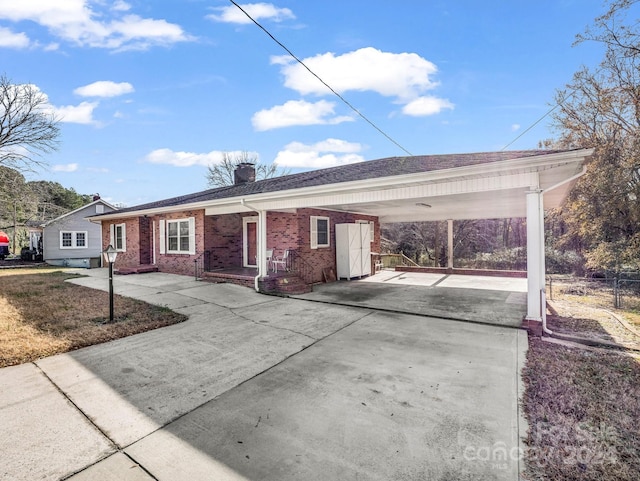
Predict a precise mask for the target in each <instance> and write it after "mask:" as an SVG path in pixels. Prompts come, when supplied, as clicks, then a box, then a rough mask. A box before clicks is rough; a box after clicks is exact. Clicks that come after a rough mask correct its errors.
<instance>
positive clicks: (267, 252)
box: [265, 249, 274, 272]
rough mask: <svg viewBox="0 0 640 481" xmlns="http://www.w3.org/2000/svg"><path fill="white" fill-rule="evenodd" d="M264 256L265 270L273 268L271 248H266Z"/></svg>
mask: <svg viewBox="0 0 640 481" xmlns="http://www.w3.org/2000/svg"><path fill="white" fill-rule="evenodd" d="M265 256H266V258H267V272H268V271H269V270H274V268H273V249H267V251H266V253H265Z"/></svg>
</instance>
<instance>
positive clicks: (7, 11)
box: [0, 0, 193, 50]
mask: <svg viewBox="0 0 640 481" xmlns="http://www.w3.org/2000/svg"><path fill="white" fill-rule="evenodd" d="M108 3H109V2H90V0H65V1H45V0H39V1H29V2H18V1H15V0H0V19H2V20H9V21H13V22H22V21H32V22H35V23H38V24H40V25H41V26H43V27H45V28H47V29H48V30H49V32H50V33H51V34H52V35H53V36H55V37H58V38H61V39H63V40H66V41H68V42H72V43H75V44H77V45H80V46H89V47H99V48H109V49H115V50H132V49H146V48H149V47H151V46H155V45H171V44H173V43H176V42H184V41H189V40H193V39H192V37H190V36H189V35H188V34H186V33H185V32H184V31H183V30H182V28H181V27H180V26H179V25H176V24H172V23H168V22H167V21H165V20H156V19H146V18H141V17H139V16H137V15H132V14H128V13H126V12H127V11H128V10H129V8H130V6H129V5H128V4H127V3H125V2H122V1H118V2H116V3H115V4H114V5H112V6H111V7H109V6H108ZM100 9H101V10H100Z"/></svg>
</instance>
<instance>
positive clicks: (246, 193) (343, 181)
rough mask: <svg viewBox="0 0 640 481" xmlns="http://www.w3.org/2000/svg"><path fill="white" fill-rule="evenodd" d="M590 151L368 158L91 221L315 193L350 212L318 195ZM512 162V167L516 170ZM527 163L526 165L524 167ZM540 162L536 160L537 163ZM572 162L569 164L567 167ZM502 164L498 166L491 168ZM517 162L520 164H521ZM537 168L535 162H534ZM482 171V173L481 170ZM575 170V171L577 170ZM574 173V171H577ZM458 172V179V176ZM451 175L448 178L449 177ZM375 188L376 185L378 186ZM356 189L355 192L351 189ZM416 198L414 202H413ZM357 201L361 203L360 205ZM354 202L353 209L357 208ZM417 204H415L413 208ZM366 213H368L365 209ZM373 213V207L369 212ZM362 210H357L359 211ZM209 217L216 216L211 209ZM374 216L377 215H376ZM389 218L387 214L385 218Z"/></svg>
mask: <svg viewBox="0 0 640 481" xmlns="http://www.w3.org/2000/svg"><path fill="white" fill-rule="evenodd" d="M589 154H590V151H588V152H587V151H585V150H579V149H576V150H519V151H501V152H480V153H464V154H444V155H419V156H411V157H389V158H384V159H377V160H369V161H365V162H359V163H355V164H349V165H343V166H338V167H331V168H327V169H320V170H314V171H309V172H301V173H297V174H292V175H286V176H281V177H274V178H270V179H265V180H260V181H256V182H250V183H245V184H239V185H232V186H226V187H220V188H215V189H209V190H205V191H201V192H196V193H192V194H187V195H183V196H179V197H172V198H169V199H163V200H159V201H155V202H150V203H147V204H142V205H138V206H134V207H129V208H124V209H120V210H119V211H118V212H113V213H107V214H103V215H98V216H93V217H92V219H95V220H102V219H105V220H106V219H110V218H116V217H123V216H124V215H126V214H130V215H137V214H141V213H151V212H153V213H157V212H162V211H177V210H182V209H186V208H203V207H204V208H209V207H210V206H221V205H222V204H225V205H229V204H230V203H235V205H236V207H235V208H233V209H230V210H229V209H227V210H226V211H224V210H221V211H220V213H227V212H231V211H235V212H241V211H247V210H249V209H247V208H239V207H237V206H238V205H239V203H240V199H243V200H246V202H247V203H250V202H254V201H255V202H263V205H262V206H261V208H264V209H265V210H271V209H273V210H278V209H280V210H282V209H287V208H296V207H303V206H307V205H306V204H304V203H299V202H298V203H295V202H293V203H292V202H291V201H289V202H288V203H287V202H285V203H283V202H282V201H280V202H279V203H278V204H277V205H276V204H273V203H272V204H271V205H267V204H264V202H265V201H267V200H269V201H273V200H274V199H284V198H285V196H284V193H285V192H286V198H287V199H292V198H297V199H300V198H302V197H305V196H307V194H309V195H310V197H314V196H315V198H316V200H318V201H319V203H315V204H313V202H312V203H311V205H313V206H315V207H325V208H335V209H337V210H346V208H347V206H346V203H345V206H344V208H341V207H340V206H337V205H328V204H326V203H323V201H322V200H321V199H320V198H318V194H319V193H322V194H324V195H325V196H326V195H331V193H332V191H334V192H335V189H334V188H332V186H335V188H337V189H338V190H340V191H342V192H345V191H346V190H348V189H350V191H352V192H365V191H369V192H371V191H372V190H373V189H380V188H382V187H381V186H382V184H384V188H385V189H389V188H395V189H397V188H398V187H402V186H403V185H410V184H414V180H415V179H418V178H420V179H424V176H425V175H428V174H430V173H433V174H435V173H438V172H452V173H453V172H455V173H458V174H459V172H461V171H464V170H465V168H470V167H471V168H473V167H475V169H474V171H475V174H474V175H476V176H477V175H478V172H480V171H482V170H484V168H483V166H486V168H487V169H486V170H487V171H503V172H507V171H508V170H513V169H515V168H518V169H520V170H522V169H523V167H526V163H527V162H526V159H531V160H532V161H533V158H536V159H538V158H544V159H546V158H549V157H551V158H552V159H554V160H553V161H554V162H557V161H556V160H555V159H556V157H560V158H564V157H567V159H570V163H572V164H573V165H574V166H575V162H576V159H577V160H578V162H580V161H582V159H583V158H584V157H585V156H588V155H589ZM512 161H513V167H511V164H512ZM523 162H524V164H523ZM534 163H535V162H534ZM566 163H567V162H565V164H566ZM490 164H491V165H492V166H493V165H496V166H500V167H499V168H497V170H496V168H495V167H492V168H489V165H490ZM516 164H517V165H516ZM532 165H533V164H532ZM478 168H480V170H478ZM574 170H575V167H574ZM573 173H575V172H573ZM458 174H456V175H458ZM445 177H446V175H444V176H443V178H445ZM374 184H375V187H374ZM352 187H353V189H352ZM412 199H413V198H412ZM356 203H357V202H356ZM352 204H353V203H351V204H350V205H349V207H348V208H350V209H353V205H352ZM412 205H414V206H415V203H414V204H412ZM363 207H364V210H362V212H363V213H368V212H367V209H366V206H364V205H363ZM369 210H370V209H369ZM355 211H356V212H357V211H358V210H357V209H356V210H355ZM207 213H208V214H211V213H213V212H211V211H209V209H208V212H207ZM371 213H372V214H373V215H375V213H374V212H371ZM383 215H384V214H383Z"/></svg>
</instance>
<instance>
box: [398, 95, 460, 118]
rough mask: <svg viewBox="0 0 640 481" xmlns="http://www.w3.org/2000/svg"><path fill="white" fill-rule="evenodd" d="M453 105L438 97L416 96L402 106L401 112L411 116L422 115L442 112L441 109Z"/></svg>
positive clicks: (450, 107) (449, 107) (451, 107)
mask: <svg viewBox="0 0 640 481" xmlns="http://www.w3.org/2000/svg"><path fill="white" fill-rule="evenodd" d="M453 107H454V105H453V104H452V103H451V102H449V101H448V100H446V99H440V98H438V97H431V96H425V97H418V98H417V99H414V100H412V101H411V102H409V103H408V104H407V105H405V106H404V107H402V113H404V114H405V115H411V116H412V117H423V116H426V115H434V114H439V113H440V112H442V110H443V109H453Z"/></svg>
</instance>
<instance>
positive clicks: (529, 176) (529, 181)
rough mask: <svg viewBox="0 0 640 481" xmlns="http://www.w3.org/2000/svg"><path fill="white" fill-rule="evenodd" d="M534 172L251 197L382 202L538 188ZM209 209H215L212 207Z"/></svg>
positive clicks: (274, 206)
mask: <svg viewBox="0 0 640 481" xmlns="http://www.w3.org/2000/svg"><path fill="white" fill-rule="evenodd" d="M538 184H539V181H538V174H537V172H529V173H521V174H511V175H500V176H493V177H484V178H475V179H464V180H463V179H460V180H452V181H450V182H434V183H429V184H421V185H409V186H402V185H401V186H396V187H395V188H386V189H368V190H357V191H353V192H337V193H335V192H332V193H327V194H324V195H314V196H311V195H307V196H299V197H296V198H284V199H272V200H264V201H256V200H253V201H252V205H253V206H255V207H256V208H259V209H261V210H278V209H292V208H304V207H316V206H331V205H347V204H351V205H353V204H361V203H367V202H385V201H394V200H405V199H424V198H433V197H442V196H447V195H456V194H466V193H474V192H490V191H499V190H506V189H514V188H534V189H537V188H538ZM207 211H208V212H211V213H214V212H215V213H218V212H220V211H219V210H218V208H216V207H211V208H210V209H207Z"/></svg>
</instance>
